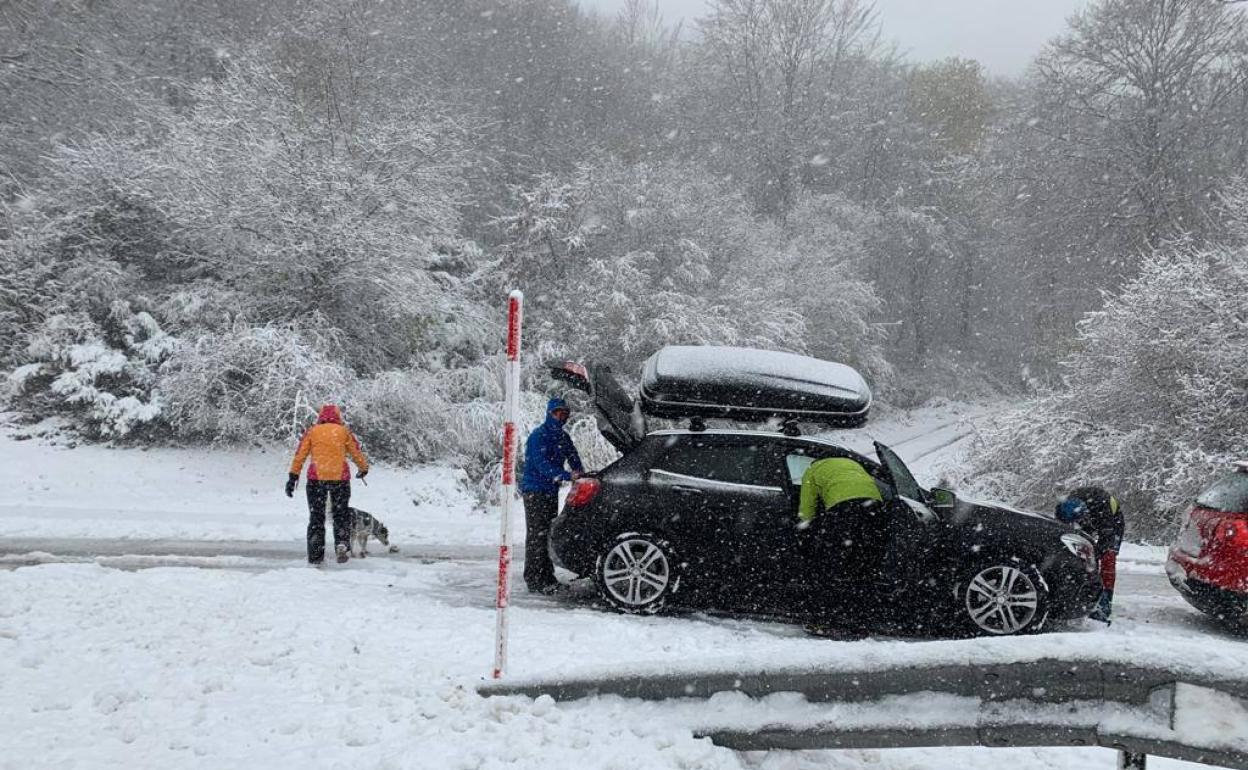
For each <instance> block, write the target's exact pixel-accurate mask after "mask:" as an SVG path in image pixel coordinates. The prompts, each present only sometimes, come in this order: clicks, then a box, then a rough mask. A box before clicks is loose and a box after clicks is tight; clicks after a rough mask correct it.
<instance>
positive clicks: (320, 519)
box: [308, 481, 351, 564]
mask: <svg viewBox="0 0 1248 770" xmlns="http://www.w3.org/2000/svg"><path fill="white" fill-rule="evenodd" d="M326 500H328V502H329V512H330V514H331V515H332V516H333V519H334V545H336V546H337V545H347V541H348V540H350V538H351V514H350V512H349V511H348V510H347V505H348V504H349V503H350V502H351V482H350V481H309V482H308V561H310V562H312V563H314V564H315V563H316V562H319V561H321V560H322V559H324V558H325V503H326Z"/></svg>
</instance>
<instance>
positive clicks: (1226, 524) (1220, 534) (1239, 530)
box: [1213, 513, 1248, 551]
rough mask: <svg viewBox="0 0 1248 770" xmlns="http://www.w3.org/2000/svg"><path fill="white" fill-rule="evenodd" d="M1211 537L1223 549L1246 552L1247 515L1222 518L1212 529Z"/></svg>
mask: <svg viewBox="0 0 1248 770" xmlns="http://www.w3.org/2000/svg"><path fill="white" fill-rule="evenodd" d="M1213 536H1214V538H1215V539H1216V540H1217V541H1218V544H1219V545H1221V546H1222V547H1223V548H1238V549H1242V550H1244V551H1248V513H1239V514H1231V515H1229V516H1224V517H1223V518H1222V519H1221V520H1220V521H1219V522H1218V523H1217V525H1216V526H1215V527H1214V530H1213Z"/></svg>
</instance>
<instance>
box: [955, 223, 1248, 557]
mask: <svg viewBox="0 0 1248 770" xmlns="http://www.w3.org/2000/svg"><path fill="white" fill-rule="evenodd" d="M1238 208H1239V210H1240V211H1241V212H1242V211H1243V207H1242V201H1240V205H1239V206H1238ZM1241 221H1242V214H1241ZM1078 340H1079V341H1078V350H1077V351H1076V352H1075V353H1074V354H1073V355H1072V356H1071V357H1070V359H1069V360H1068V361H1067V362H1066V366H1065V368H1066V376H1065V378H1064V380H1065V382H1064V387H1063V388H1062V389H1061V390H1059V391H1056V392H1053V393H1050V394H1048V395H1046V396H1044V397H1042V398H1040V399H1039V400H1037V401H1036V402H1035V403H1034V404H1032V405H1030V406H1028V407H1027V408H1025V409H1022V410H1020V411H1018V412H1016V413H1013V414H1011V415H1009V416H1008V417H1006V418H1004V419H1002V420H1001V421H999V422H998V424H996V425H995V426H994V427H993V428H991V429H989V430H987V431H986V432H985V433H984V444H983V446H982V447H981V448H980V451H979V452H978V457H977V460H976V465H977V468H978V473H979V474H980V478H981V481H983V482H986V483H988V484H991V485H992V486H994V487H995V491H997V492H998V493H1000V494H1005V495H1009V496H1014V497H1016V498H1017V499H1019V500H1020V501H1022V502H1026V503H1030V504H1034V505H1038V506H1049V505H1051V504H1052V501H1053V499H1054V498H1055V496H1057V495H1058V494H1059V493H1060V491H1061V490H1064V489H1070V488H1072V487H1075V486H1079V485H1081V484H1086V483H1098V484H1104V485H1105V486H1107V487H1108V488H1109V489H1111V490H1113V491H1114V493H1115V494H1117V495H1118V496H1119V497H1120V498H1121V499H1122V500H1123V501H1124V502H1125V504H1126V510H1127V521H1128V527H1129V531H1131V532H1133V533H1134V534H1135V535H1136V536H1145V537H1159V536H1162V535H1165V534H1168V533H1169V532H1170V531H1171V528H1172V526H1173V525H1174V524H1175V523H1176V516H1177V514H1179V513H1180V512H1181V511H1182V510H1184V509H1185V507H1186V506H1187V505H1189V504H1190V503H1191V500H1192V498H1193V495H1194V494H1195V493H1196V492H1197V491H1198V490H1199V488H1200V487H1201V486H1202V485H1204V484H1205V483H1207V482H1208V480H1209V479H1210V478H1211V477H1212V476H1213V475H1215V474H1217V473H1218V472H1219V471H1221V470H1222V469H1223V468H1224V467H1225V466H1226V464H1227V463H1228V462H1229V461H1231V460H1235V459H1243V456H1244V453H1245V445H1244V440H1243V437H1244V436H1245V435H1248V370H1245V368H1244V365H1243V362H1244V360H1245V356H1248V249H1245V247H1244V246H1242V245H1236V246H1230V247H1219V248H1207V249H1206V248H1201V249H1194V248H1189V249H1182V250H1177V251H1172V252H1170V253H1167V254H1164V255H1161V256H1158V257H1154V258H1150V259H1148V260H1146V261H1145V262H1144V264H1143V267H1142V270H1141V273H1140V275H1139V276H1138V277H1136V278H1134V279H1133V280H1131V281H1130V282H1128V283H1127V284H1126V286H1124V288H1123V289H1122V291H1121V292H1119V293H1118V294H1116V295H1114V296H1112V297H1109V298H1108V300H1107V302H1106V305H1105V308H1104V309H1103V310H1101V311H1097V312H1094V313H1091V314H1089V315H1088V316H1087V318H1086V319H1085V320H1084V321H1083V322H1082V323H1081V324H1080V326H1079V330H1078Z"/></svg>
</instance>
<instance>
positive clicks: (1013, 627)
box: [966, 565, 1040, 636]
mask: <svg viewBox="0 0 1248 770" xmlns="http://www.w3.org/2000/svg"><path fill="white" fill-rule="evenodd" d="M1039 607H1040V592H1039V591H1038V590H1037V588H1036V584H1035V582H1034V581H1033V580H1032V579H1031V577H1030V576H1028V574H1027V573H1026V572H1024V571H1023V570H1021V569H1019V568H1017V567H1011V566H1004V565H1000V566H995V567H987V568H985V569H982V570H980V571H979V572H978V573H976V574H975V576H974V577H973V578H971V580H970V582H969V583H968V584H967V586H966V611H967V613H968V614H969V615H970V618H971V622H972V623H974V624H975V625H976V626H978V627H979V628H980V629H982V630H983V631H986V632H988V633H990V634H997V635H1001V636H1004V635H1007V634H1016V633H1018V632H1020V631H1022V630H1024V629H1026V628H1027V627H1028V626H1029V625H1030V624H1031V622H1032V620H1033V619H1035V617H1036V612H1037V611H1038V610H1039Z"/></svg>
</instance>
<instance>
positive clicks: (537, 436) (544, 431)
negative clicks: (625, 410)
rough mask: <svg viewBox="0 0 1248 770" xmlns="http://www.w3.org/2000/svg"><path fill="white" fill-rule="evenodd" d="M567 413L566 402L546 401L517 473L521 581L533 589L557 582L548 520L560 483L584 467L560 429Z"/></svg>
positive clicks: (543, 589)
mask: <svg viewBox="0 0 1248 770" xmlns="http://www.w3.org/2000/svg"><path fill="white" fill-rule="evenodd" d="M569 416H571V411H570V410H569V409H568V405H567V403H566V402H565V401H564V400H563V399H561V398H552V399H551V400H550V403H548V404H547V405H546V421H545V422H543V423H542V424H541V425H539V426H537V428H536V429H535V430H534V431H533V432H532V433H530V434H529V438H528V441H526V442H525V445H524V472H523V473H522V474H521V476H520V494H521V495H522V496H523V498H524V524H525V529H526V534H525V538H524V583H525V585H526V586H528V589H529V591H531V592H533V593H551V592H552V591H554V590H555V588H556V587H557V586H558V582H557V581H556V580H555V567H554V565H553V564H552V563H551V561H550V554H549V552H548V551H547V550H546V546H547V540H548V539H549V537H550V524H551V522H552V521H554V520H555V516H556V515H558V513H559V484H560V483H561V482H564V481H571V480H572V479H575V478H576V477H578V476H580V474H581V473H582V472H583V471H584V470H585V467H584V466H583V465H581V456H580V455H579V454H577V452H576V446H575V445H574V444H573V443H572V437H571V436H569V435H568V434H567V433H565V432H564V430H563V426H564V424H565V423H566V422H567V421H568V417H569Z"/></svg>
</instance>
